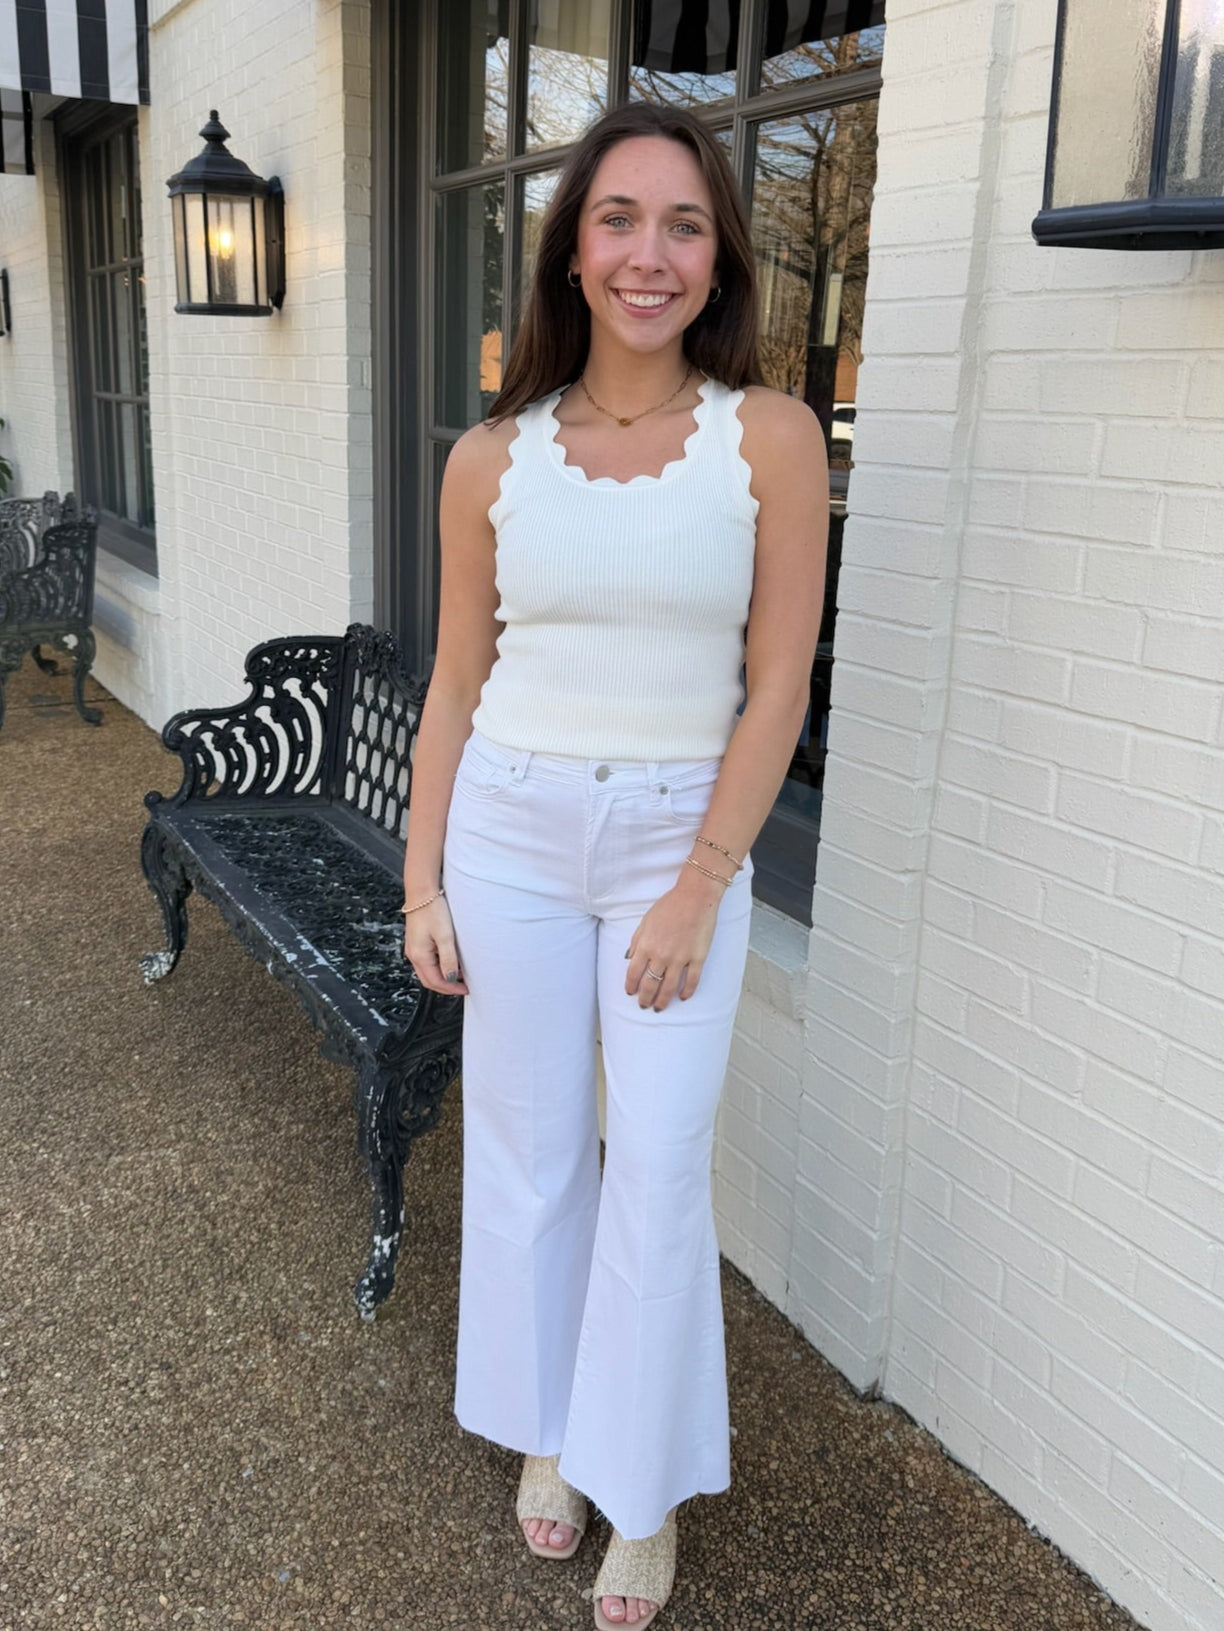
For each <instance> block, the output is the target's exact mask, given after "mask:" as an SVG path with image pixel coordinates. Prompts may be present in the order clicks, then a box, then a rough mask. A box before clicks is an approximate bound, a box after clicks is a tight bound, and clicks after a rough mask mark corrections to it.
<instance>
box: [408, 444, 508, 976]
mask: <svg viewBox="0 0 1224 1631" xmlns="http://www.w3.org/2000/svg"><path fill="white" fill-rule="evenodd" d="M513 434H514V427H513V425H512V424H503V425H499V426H497V427H494V428H490V427H489V426H486V425H477V426H476V427H475V428H474V429H472V430H469V431H468V432H467V434H466V435H464V436H462V437H460V439H459V441H458V442H456V443H455V446H454V448H453V449H452V451H451V455H450V458H449V459H448V460H447V464H446V472H445V475H444V476H443V478H442V494H441V502H440V507H439V525H440V532H441V541H442V582H441V597H440V607H439V618H438V654H437V658H436V660H435V663H434V670H433V674H432V675H431V676H430V681H429V691H428V694H427V696H426V699H425V707H424V710H423V712H422V715H421V724H420V729H419V731H418V734H417V744H416V753H415V755H414V758H413V765H412V811H411V816H410V818H409V822H408V847H407V851H406V853H405V856H404V901H405V904H406V905H408V906H414V905H415V904H416V903H417V902H418V901H424V900H426V899H428V897H429V896H431V895H435V894H436V893H437V891H438V887H439V884H440V881H441V876H442V844H443V840H444V839H445V837H446V817H447V812H448V810H449V809H450V801H451V791H452V789H453V786H454V781H455V771H456V770H457V769H458V766H459V760H460V757H461V755H462V753H463V745H464V743H465V742H466V741H467V739H468V737H469V736H470V735H471V731H472V714H473V713H474V711H475V708H476V704H477V702H478V701H479V700H480V688H481V686H482V685H483V684H484V682H485V680H486V679H487V678H488V676H489V671H490V669H491V668H492V667H493V661H494V658H495V657H496V655H497V651H496V641H497V636H498V634H499V633H500V632H501V630H500V625H499V624H498V622H497V618H496V615H495V614H496V609H497V590H496V586H495V584H494V537H493V527H492V524H491V523H490V521H489V506H490V504H492V502H493V500H494V499H495V498H496V496H497V488H498V482H499V481H500V478H501V473H502V470H503V469H504V468H505V466H506V464H507V463H508V453H507V449H508V447H509V442H510V438H511V437H512V436H513ZM404 955H405V956H406V957H407V958H408V959H409V961H410V962H411V963H412V966H413V968H414V969H415V970H416V974H417V978H418V979H419V980H420V982H421V984H422V985H424V986H426V987H428V988H429V989H430V990H432V991H442V992H446V993H447V994H450V995H456V994H458V995H462V994H463V993H464V992H466V990H467V987H466V986H465V985H464V984H463V981H462V979H458V978H453V977H452V978H451V979H449V980H448V979H447V978H446V976H447V975H448V974H449V975H452V976H455V975H457V974H458V972H459V963H458V957H457V955H456V950H455V935H454V929H453V927H452V925H451V920H450V912H449V911H448V910H447V907H446V902H445V899H439V900H436V901H434V902H433V903H432V904H431V905H429V906H426V907H423V908H422V909H421V910H420V911H417V912H410V913H409V914H408V915H407V916H406V917H405V919H404Z"/></svg>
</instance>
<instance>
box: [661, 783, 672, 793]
mask: <svg viewBox="0 0 1224 1631" xmlns="http://www.w3.org/2000/svg"><path fill="white" fill-rule="evenodd" d="M659 792H660V793H670V792H671V788H670V787H668V785H667V783H666V782H664V783H663V785H662V787H660V788H659Z"/></svg>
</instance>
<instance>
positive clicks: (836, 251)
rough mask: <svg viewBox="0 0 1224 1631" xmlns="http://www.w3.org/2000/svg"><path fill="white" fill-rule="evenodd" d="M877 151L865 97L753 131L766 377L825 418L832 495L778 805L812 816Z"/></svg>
mask: <svg viewBox="0 0 1224 1631" xmlns="http://www.w3.org/2000/svg"><path fill="white" fill-rule="evenodd" d="M875 150H876V102H875V101H874V99H873V100H866V101H862V102H851V103H847V104H844V105H843V106H841V107H837V108H826V109H819V110H813V111H812V112H811V113H805V114H801V115H796V116H795V117H792V118H789V119H777V120H772V121H770V122H768V123H765V124H762V125H761V126H760V127H759V129H758V131H757V142H756V175H755V182H754V188H753V203H752V236H753V243H754V245H755V248H756V253H757V261H758V267H759V273H760V280H761V319H762V322H761V330H762V348H761V350H762V364H763V367H764V372H765V380H766V383H767V384H769V385H772V386H774V387H775V389H777V390H781V391H786V392H787V393H788V394H789V395H791V396H797V397H800V398H801V399H802V400H803V401H805V402H806V403H807V404H808V406H809V407H810V408H812V409H813V411H814V412H815V414H816V416H817V418H818V419H819V420H820V422H821V424H822V425H823V427H824V432H825V437H826V441H827V446H828V450H829V466H830V487H831V490H832V496H833V516H832V526H831V529H830V530H831V536H830V543H829V570H828V574H827V582H826V596H825V616H824V620H823V622H822V625H821V630H820V643H819V646H818V648H817V653H816V663H815V666H814V668H813V671H812V691H811V709H810V712H809V716H808V721H807V724H806V726H805V729H804V736H803V740H802V741H801V742H800V744H799V748H798V751H797V753H796V755H795V758H794V760H793V761H792V764H791V768H790V773H789V779H788V781H787V784H786V787H785V788H784V789H783V794H782V799H781V802H782V804H783V806H787V805H789V806H790V807H792V808H794V809H795V810H796V811H798V812H799V813H802V814H806V815H810V816H813V817H814V816H815V815H816V814H817V813H818V809H819V804H818V790H819V787H820V783H821V780H822V778H823V774H824V759H825V747H826V742H825V738H826V732H827V721H828V709H829V679H830V674H831V669H832V656H833V625H834V620H835V617H836V583H837V564H838V559H839V555H840V544H841V522H842V518H843V517H844V515H845V506H846V493H847V486H848V479H849V472H850V465H851V453H852V450H853V445H854V442H853V438H854V415H855V406H854V401H855V396H856V392H857V382H858V368H859V363H860V361H861V358H862V326H863V296H864V292H865V289H866V284H867V236H868V221H869V217H870V212H871V195H872V188H873V186H874V183H875Z"/></svg>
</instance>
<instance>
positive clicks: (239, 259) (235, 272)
mask: <svg viewBox="0 0 1224 1631" xmlns="http://www.w3.org/2000/svg"><path fill="white" fill-rule="evenodd" d="M200 135H201V136H203V138H204V141H205V143H206V144H207V145H206V146H205V148H204V151H203V152H202V153H201V154H200V155H199V156H198V157H197V158H194V159H192V160H191V162H190V164H185V165H184V166H183V168H182V169H181V170H180V171H179V173H178V175H176V176H171V178H170V180H169V181H168V182H167V183H166V185H167V187H168V188H169V189H170V200H171V207H172V209H173V211H174V270H175V279H176V283H177V287H178V300H177V301H176V303H175V307H174V309H175V311H181V312H204V313H207V314H209V315H210V316H214V317H268V316H270V315H271V313H272V310H273V308H275V309H276V310H277V311H279V310H280V307H281V304H282V303H283V301H284V298H285V195H284V193H283V192H282V190H281V184H280V182H279V181H278V180H277V178H276V177H275V176H272V177H271V178H270V179H269V180H267V181H265V180H264V179H263V177H262V176H257V175H256V174H255V172H254V171H253V170H252V169H251V168H250V166H249V165H246V164H244V163H243V162H242V160H241V159H236V158H235V157H234V155H233V154H232V153H230V152H229V151H228V150H227V149H226V146H225V144H226V142H227V141H228V140H229V131H228V130H226V128H225V126H224V125H223V124H221V123H220V121H219V120H218V118H217V110H216V109H215V108H214V109H213V110H212V112H211V113H210V114H209V118H208V123H207V124H206V125H205V126H204V128H203V130H202V131H201V132H200Z"/></svg>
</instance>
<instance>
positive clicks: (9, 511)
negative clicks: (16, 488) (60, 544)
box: [0, 492, 72, 578]
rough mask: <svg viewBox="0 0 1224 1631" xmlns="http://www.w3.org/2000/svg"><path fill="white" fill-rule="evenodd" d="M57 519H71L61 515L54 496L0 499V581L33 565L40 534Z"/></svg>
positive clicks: (55, 495)
mask: <svg viewBox="0 0 1224 1631" xmlns="http://www.w3.org/2000/svg"><path fill="white" fill-rule="evenodd" d="M68 497H69V499H70V500H71V499H72V495H71V493H70V494H69V495H68ZM61 519H71V518H70V517H62V516H61V513H60V501H59V494H58V493H53V492H46V493H44V494H43V496H42V497H41V498H3V499H0V578H6V577H8V576H9V575H10V574H11V573H13V572H21V571H23V570H24V569H25V568H26V567H27V566H33V564H34V562H35V559H36V558H37V555H38V544H39V540H40V539H41V538H42V535H43V533H44V532H46V530H47V528H48V527H49V526H51V525H52V524H53V523H54V522H56V521H58V520H61Z"/></svg>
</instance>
